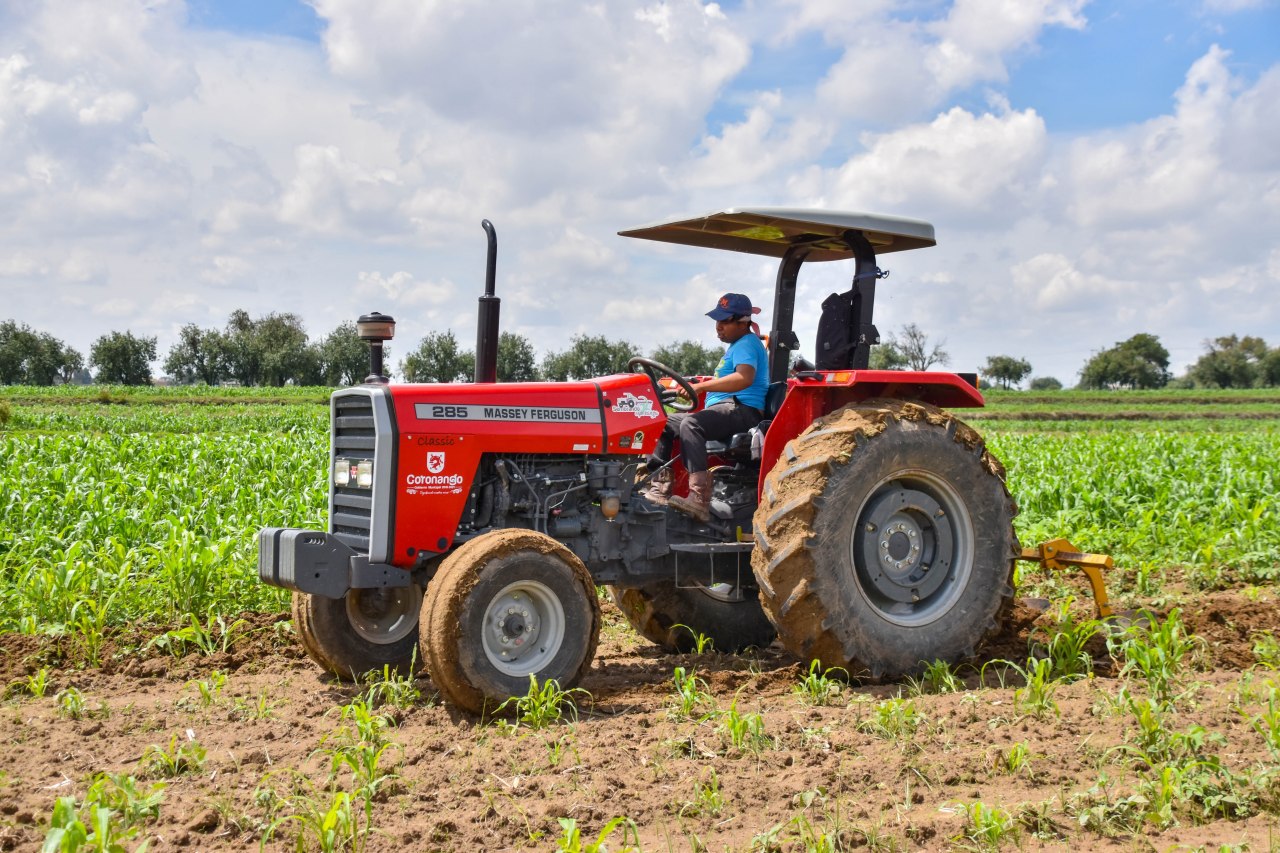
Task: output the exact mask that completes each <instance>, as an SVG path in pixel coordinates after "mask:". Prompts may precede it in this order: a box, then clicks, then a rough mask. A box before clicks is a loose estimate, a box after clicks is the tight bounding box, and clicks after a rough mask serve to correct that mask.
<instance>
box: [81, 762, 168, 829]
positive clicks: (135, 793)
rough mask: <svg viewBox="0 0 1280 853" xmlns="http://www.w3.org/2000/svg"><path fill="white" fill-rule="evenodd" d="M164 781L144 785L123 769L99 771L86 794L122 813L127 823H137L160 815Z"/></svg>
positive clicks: (129, 824) (133, 824)
mask: <svg viewBox="0 0 1280 853" xmlns="http://www.w3.org/2000/svg"><path fill="white" fill-rule="evenodd" d="M166 787H167V786H166V785H165V783H164V782H153V783H151V785H149V786H145V787H144V786H142V785H141V784H140V783H139V782H138V780H137V779H135V778H134V777H132V776H126V775H124V774H123V773H99V774H98V775H97V776H95V777H94V780H93V784H92V785H90V786H89V790H88V792H87V793H86V794H85V800H86V801H88V802H96V803H99V804H100V805H103V806H106V807H107V808H109V809H111V810H112V811H113V812H115V813H116V814H118V815H120V817H121V819H122V820H123V821H124V823H125V825H126V826H137V825H139V824H142V823H145V822H147V821H152V820H155V819H156V818H158V817H160V804H161V803H163V802H164V791H165V788H166Z"/></svg>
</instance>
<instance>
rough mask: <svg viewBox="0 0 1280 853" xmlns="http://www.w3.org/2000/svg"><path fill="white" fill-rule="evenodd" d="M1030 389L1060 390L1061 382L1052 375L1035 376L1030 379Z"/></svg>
mask: <svg viewBox="0 0 1280 853" xmlns="http://www.w3.org/2000/svg"><path fill="white" fill-rule="evenodd" d="M1031 390H1032V391H1061V390H1062V383H1061V382H1059V381H1058V380H1057V379H1054V378H1053V377H1052V376H1037V377H1036V378H1035V379H1032V380H1031Z"/></svg>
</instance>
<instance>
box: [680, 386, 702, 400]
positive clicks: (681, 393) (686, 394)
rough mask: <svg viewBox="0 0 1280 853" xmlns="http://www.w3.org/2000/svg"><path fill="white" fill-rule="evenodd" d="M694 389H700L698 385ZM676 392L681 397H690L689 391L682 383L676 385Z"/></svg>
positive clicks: (695, 390)
mask: <svg viewBox="0 0 1280 853" xmlns="http://www.w3.org/2000/svg"><path fill="white" fill-rule="evenodd" d="M693 390H694V392H695V393H696V392H697V390H698V386H697V385H694V386H693ZM676 393H677V394H679V395H680V396H681V397H684V398H685V399H686V400H688V399H689V392H688V391H687V390H686V389H685V387H684V386H683V385H680V384H677V385H676Z"/></svg>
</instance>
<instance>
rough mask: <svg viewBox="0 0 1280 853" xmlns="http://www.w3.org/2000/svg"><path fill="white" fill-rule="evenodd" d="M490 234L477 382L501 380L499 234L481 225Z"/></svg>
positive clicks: (479, 328)
mask: <svg viewBox="0 0 1280 853" xmlns="http://www.w3.org/2000/svg"><path fill="white" fill-rule="evenodd" d="M480 227H481V228H483V229H484V232H485V234H487V235H489V259H488V264H487V265H486V267H485V274H484V296H481V297H480V317H479V323H478V326H477V329H476V377H475V380H476V382H497V381H498V312H499V309H500V308H501V307H502V300H501V299H499V298H498V297H496V296H494V295H493V289H494V279H495V278H497V270H498V235H497V234H496V233H494V230H493V223H492V222H490V221H489V220H487V219H486V220H484V221H483V222H481V223H480Z"/></svg>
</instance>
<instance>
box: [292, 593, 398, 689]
mask: <svg viewBox="0 0 1280 853" xmlns="http://www.w3.org/2000/svg"><path fill="white" fill-rule="evenodd" d="M421 609H422V588H421V587H419V586H416V585H412V584H411V585H409V586H406V587H391V588H379V589H353V590H348V592H347V594H346V595H345V596H344V597H343V598H325V597H324V596H323V595H309V594H307V593H304V592H295V593H294V594H293V624H294V627H295V628H296V629H297V631H298V636H299V638H300V639H301V640H302V647H303V648H304V649H306V651H307V654H308V655H309V656H310V657H311V659H312V660H314V661H315V662H316V663H318V664H320V666H322V667H324V668H325V669H326V670H328V671H329V672H331V673H333V674H334V675H336V676H338V677H339V678H342V679H346V680H348V681H351V680H354V679H355V678H357V677H358V676H361V675H364V674H365V673H366V672H369V671H370V670H381V669H382V668H383V667H384V666H389V667H391V669H392V670H394V671H396V672H398V673H401V674H407V673H408V672H409V671H410V670H411V669H412V667H413V662H414V657H415V654H416V651H417V648H418V615H419V612H420V611H421Z"/></svg>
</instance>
